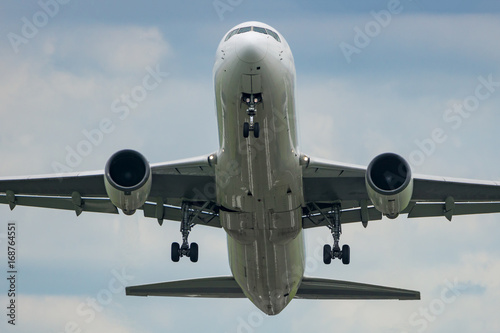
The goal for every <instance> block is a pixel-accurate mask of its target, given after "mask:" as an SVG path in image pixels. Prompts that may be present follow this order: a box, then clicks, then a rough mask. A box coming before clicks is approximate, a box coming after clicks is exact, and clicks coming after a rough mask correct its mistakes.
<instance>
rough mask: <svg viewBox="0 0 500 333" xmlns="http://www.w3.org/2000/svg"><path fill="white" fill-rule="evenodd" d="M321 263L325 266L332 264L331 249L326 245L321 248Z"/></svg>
mask: <svg viewBox="0 0 500 333" xmlns="http://www.w3.org/2000/svg"><path fill="white" fill-rule="evenodd" d="M323 262H324V263H325V265H330V264H331V262H332V247H331V246H330V245H328V244H325V246H324V247H323Z"/></svg>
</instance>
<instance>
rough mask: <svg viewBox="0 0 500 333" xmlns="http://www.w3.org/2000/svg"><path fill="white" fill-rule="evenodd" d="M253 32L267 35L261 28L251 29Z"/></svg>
mask: <svg viewBox="0 0 500 333" xmlns="http://www.w3.org/2000/svg"><path fill="white" fill-rule="evenodd" d="M253 31H255V32H260V33H261V34H264V35H267V31H266V29H264V28H261V27H253Z"/></svg>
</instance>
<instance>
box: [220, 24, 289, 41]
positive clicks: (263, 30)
mask: <svg viewBox="0 0 500 333" xmlns="http://www.w3.org/2000/svg"><path fill="white" fill-rule="evenodd" d="M249 31H255V32H258V33H261V34H264V35H270V36H271V37H273V38H274V39H276V40H277V41H278V42H280V43H281V40H280V37H279V36H278V34H277V33H276V32H274V31H272V30H271V29H266V28H262V27H243V28H237V29H234V30H233V31H231V32H230V33H228V34H227V37H226V39H225V41H226V42H227V41H228V40H229V38H231V37H233V36H234V35H236V34H243V33H245V32H249Z"/></svg>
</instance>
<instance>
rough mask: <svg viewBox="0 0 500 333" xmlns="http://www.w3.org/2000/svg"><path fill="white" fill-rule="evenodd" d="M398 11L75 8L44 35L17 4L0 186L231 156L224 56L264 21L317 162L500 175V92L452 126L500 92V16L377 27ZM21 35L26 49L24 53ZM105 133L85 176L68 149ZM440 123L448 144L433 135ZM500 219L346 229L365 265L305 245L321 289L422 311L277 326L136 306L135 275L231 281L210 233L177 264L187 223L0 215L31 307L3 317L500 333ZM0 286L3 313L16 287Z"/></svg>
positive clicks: (5, 87)
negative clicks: (275, 36) (396, 162)
mask: <svg viewBox="0 0 500 333" xmlns="http://www.w3.org/2000/svg"><path fill="white" fill-rule="evenodd" d="M62 2H63V1H61V3H62ZM42 3H54V2H53V1H49V0H47V1H45V2H43V1H42ZM221 3H222V4H226V6H227V7H224V8H226V9H227V11H224V12H223V13H221V12H218V11H217V9H216V7H217V6H221ZM390 4H391V2H390V1H357V2H355V3H353V2H352V1H344V0H342V1H317V2H314V3H311V2H305V1H304V2H300V1H286V2H285V1H275V2H271V3H269V2H266V1H247V0H241V1H237V0H234V1H225V0H221V1H214V2H212V1H190V2H189V3H183V2H179V1H175V2H164V3H161V4H158V3H157V2H154V1H143V2H137V1H135V2H131V1H85V2H84V1H77V0H72V1H68V2H67V3H66V4H60V5H59V7H58V9H57V11H56V13H54V15H53V17H52V16H51V17H50V18H48V17H49V16H47V18H48V20H47V22H43V21H40V22H39V23H40V24H39V27H38V28H37V32H36V33H33V36H30V37H29V38H28V37H24V35H23V30H22V29H23V24H24V21H23V18H25V20H28V21H29V22H31V23H33V20H34V17H37V18H38V19H40V20H43V14H39V13H40V12H41V11H43V9H42V7H41V5H40V4H39V3H38V2H37V1H19V2H12V1H9V2H7V1H6V2H2V4H0V22H1V25H0V27H1V28H0V29H1V30H0V32H1V34H0V35H1V36H2V37H1V39H0V73H1V75H0V100H1V101H2V103H0V115H1V120H0V156H1V159H0V161H1V162H0V175H2V176H16V175H30V174H44V173H51V172H53V171H54V165H65V166H66V167H67V168H68V169H71V170H72V171H85V170H98V169H102V168H103V167H104V164H105V162H106V161H107V159H108V158H109V156H111V155H112V154H113V153H114V152H116V151H117V150H119V149H122V148H132V149H136V150H138V151H140V152H142V153H143V154H144V155H145V156H146V157H147V158H148V159H149V160H150V161H151V162H161V161H168V160H175V159H179V158H185V157H191V156H198V155H202V154H207V153H210V152H213V151H215V150H216V149H217V146H218V142H217V126H216V119H215V110H214V107H213V105H214V98H213V83H212V80H213V78H212V66H213V60H214V54H215V50H216V47H217V45H218V43H219V41H220V39H221V38H222V37H223V35H224V34H225V33H226V32H227V31H228V30H229V29H230V28H231V27H233V26H234V25H236V24H238V23H241V22H243V21H247V20H260V21H264V22H266V23H268V24H270V25H272V26H273V27H275V28H276V29H277V30H278V31H280V32H281V33H282V34H283V35H284V36H285V38H286V39H287V41H288V42H289V44H290V46H291V48H292V51H293V53H294V57H295V64H296V69H297V91H296V94H297V112H298V118H299V121H300V124H299V128H300V133H301V136H300V139H301V150H302V151H303V152H304V153H307V154H309V155H312V156H317V157H322V158H328V159H331V160H337V161H342V162H348V163H354V164H361V165H367V164H368V163H369V162H370V160H371V159H372V158H373V157H375V156H376V155H377V154H379V153H382V152H386V151H392V152H396V153H399V154H401V155H402V156H404V157H405V158H407V159H409V160H410V159H411V158H412V157H413V160H412V161H413V163H411V165H412V168H413V171H414V172H415V173H422V174H431V175H446V176H452V177H461V178H472V179H487V180H488V179H492V180H498V179H500V171H499V169H498V165H499V164H500V158H499V155H498V154H497V150H498V144H497V143H498V142H499V132H498V129H497V127H498V124H499V123H500V113H499V112H498V110H499V109H500V87H498V86H495V85H493V86H492V87H490V88H491V89H492V90H491V91H489V92H490V94H489V95H488V97H487V98H484V99H481V100H480V102H479V103H478V105H474V106H473V107H470V109H471V111H469V112H467V113H464V114H463V115H462V114H460V115H459V114H456V113H453V115H454V116H455V117H457V116H459V120H456V119H457V118H454V119H455V121H453V122H452V121H450V120H449V119H448V120H447V118H445V117H446V115H447V114H448V110H453V107H454V106H455V105H457V104H460V103H462V104H464V103H467V102H468V101H471V100H472V99H471V98H473V96H475V93H476V88H477V87H478V85H481V84H483V83H482V82H484V80H488V78H491V81H492V82H499V81H500V63H499V61H498V59H500V43H499V42H498V41H497V37H496V36H497V35H498V31H500V14H499V10H500V3H499V2H498V1H486V0H485V1H475V2H470V1H441V2H439V4H436V3H435V2H431V1H423V0H420V1H407V0H401V2H400V4H399V6H398V7H397V8H398V9H400V10H398V13H392V14H391V16H390V19H389V20H388V22H387V24H386V25H385V26H382V25H380V24H379V26H378V27H379V28H378V29H377V26H376V22H377V20H376V18H375V16H374V14H373V13H380V12H381V11H386V10H389V6H390ZM54 8H55V7H52V9H54ZM54 10H55V9H54ZM37 15H38V16H37ZM374 22H375V23H374ZM370 27H372V28H373V27H375V29H376V30H373V31H370V30H368V33H369V34H371V36H369V41H366V40H365V44H366V45H364V44H363V45H361V44H360V43H359V39H358V45H357V46H356V40H357V39H356V38H359V37H356V36H357V31H362V32H364V33H365V34H366V33H367V29H370ZM9 34H10V36H12V34H16V35H18V36H21V37H23V38H26V41H27V42H26V43H21V44H19V45H18V47H17V52H16V47H13V44H12V43H11V42H10V41H9ZM346 44H349V45H351V46H355V47H357V49H358V51H359V52H357V53H354V54H352V55H351V56H350V61H348V60H349V59H348V57H346V56H345V55H344V53H343V52H342V48H341V45H346ZM360 45H361V46H360ZM147 68H149V69H158V70H159V71H161V72H164V73H168V75H166V76H165V77H164V78H163V79H162V81H161V82H159V85H158V87H157V88H156V89H154V90H152V91H150V92H148V95H147V97H146V98H145V99H144V100H143V101H141V102H140V103H138V105H137V107H135V108H133V109H131V110H130V113H129V114H128V115H127V117H125V118H124V119H121V118H119V117H118V115H117V114H116V113H113V112H112V107H111V106H112V104H113V103H114V102H115V101H117V100H118V101H120V99H121V98H122V95H124V94H130V92H131V91H132V90H133V89H134V87H136V86H138V85H140V84H141V82H142V80H143V78H144V77H145V75H147V74H148V69H147ZM481 89H482V90H481V91H483V92H485V91H486V90H484V89H485V88H481ZM486 89H487V88H486ZM104 119H108V120H111V121H112V124H113V129H112V130H111V131H110V133H106V134H104V135H103V137H102V140H100V141H99V142H98V143H97V144H95V145H92V146H91V149H90V151H89V152H88V154H87V155H86V156H81V158H80V159H78V160H76V161H72V162H73V163H71V165H69V164H68V160H67V159H68V154H69V153H68V152H69V151H71V150H77V149H78V147H79V145H81V144H82V141H85V140H86V136H85V133H86V132H90V131H92V130H96V129H99V128H100V127H99V126H100V124H101V122H102V121H103V120H104ZM436 129H441V130H442V133H444V137H445V138H446V139H443V140H440V142H435V141H432V133H433V131H434V130H436ZM430 140H431V141H430ZM417 157H420V158H417ZM70 162H71V160H70ZM410 162H411V161H410ZM499 219H500V217H499V216H495V215H485V216H473V217H460V218H454V219H453V222H451V223H449V222H448V221H446V220H445V219H444V218H442V219H422V220H407V219H406V218H405V217H400V218H398V219H397V220H387V219H384V220H382V221H378V222H373V223H370V225H369V226H368V228H367V229H364V228H362V226H361V225H352V226H346V227H345V228H344V234H343V236H342V242H344V243H348V244H349V245H350V246H351V264H350V265H349V266H343V265H341V264H339V263H338V262H336V263H334V264H332V265H330V266H324V265H323V264H322V262H321V257H319V255H318V253H320V252H319V251H321V248H322V246H323V244H324V243H326V242H330V241H331V236H330V234H329V231H328V230H327V229H326V228H325V229H324V230H323V229H320V230H312V231H307V232H306V241H307V258H308V259H307V260H308V261H307V263H308V270H307V274H308V275H310V276H319V277H325V278H332V279H345V280H351V281H358V282H366V283H375V284H382V285H388V286H395V287H401V288H408V289H415V290H420V291H421V293H422V300H421V301H415V302H397V301H381V302H368V301H366V302H365V301H356V302H351V301H338V302H337V301H321V302H313V301H301V300H295V301H293V302H292V303H291V304H290V305H289V306H288V307H287V308H286V309H285V311H283V313H281V314H280V315H279V316H276V317H266V316H264V315H262V314H261V313H260V312H259V311H258V310H257V309H256V308H255V307H254V306H253V305H252V304H251V302H250V301H248V300H245V299H243V300H197V299H196V300H195V299H173V298H134V297H125V296H124V293H123V292H120V287H121V284H120V281H122V280H123V281H124V282H125V283H126V284H127V285H129V284H130V285H134V284H142V283H152V282H160V281H169V280H175V279H185V278H195V277H203V276H219V275H229V274H230V270H229V267H228V263H227V248H226V239H225V235H224V233H223V231H222V230H214V229H210V228H203V227H196V228H195V229H194V231H193V232H192V234H191V238H190V239H191V240H192V241H196V242H198V243H199V245H200V261H199V262H198V263H197V264H196V265H194V264H191V263H190V262H188V261H181V262H180V263H178V264H174V263H172V262H171V261H170V258H169V256H170V254H169V251H170V244H171V242H173V241H179V240H180V238H181V237H180V233H179V231H178V229H179V226H178V224H177V223H174V222H172V223H165V224H164V225H163V226H162V227H160V226H158V224H157V222H156V221H155V220H147V219H145V218H144V217H142V216H141V214H136V215H134V216H132V217H127V216H124V215H119V216H106V215H100V214H92V213H87V214H82V215H81V216H80V217H78V218H76V216H75V214H74V213H72V212H57V211H56V212H54V211H50V210H43V209H34V208H24V207H17V208H16V209H15V210H14V211H13V212H11V211H10V210H9V209H8V207H0V223H1V226H0V241H2V243H0V249H3V250H0V267H3V268H2V271H3V272H4V274H5V275H7V274H6V270H7V269H6V261H7V253H6V250H5V243H4V242H5V239H2V238H1V237H2V235H5V233H6V232H7V229H6V228H7V227H6V225H7V223H8V222H9V221H15V223H16V225H17V229H18V232H19V235H18V244H19V246H18V252H19V253H18V267H19V280H18V291H19V293H20V294H19V298H18V304H19V309H18V310H19V311H18V325H17V326H16V327H15V328H13V327H11V326H10V325H7V323H6V319H5V317H6V316H4V315H2V316H1V317H0V318H3V319H2V320H0V330H1V331H2V332H5V331H6V332H34V331H37V332H65V330H66V331H71V327H72V326H71V325H73V324H72V323H76V324H75V325H76V326H75V327H76V328H77V329H81V331H82V332H158V331H162V332H163V331H167V332H169V331H174V330H176V331H178V330H181V329H187V330H189V331H201V330H203V331H207V332H275V331H277V330H280V331H290V332H303V331H305V330H308V331H330V330H332V329H335V330H337V331H343V332H360V331H370V332H395V333H396V332H397V333H402V332H408V333H410V332H455V331H457V330H460V331H473V330H474V331H481V332H498V330H499V329H500V320H499V319H498V315H497V313H496V309H498V307H499V306H500V303H499V301H498V300H499V299H500V285H499V283H498V276H499V274H500V246H499V245H498V241H497V240H498V235H497V231H496V230H497V226H498V223H499ZM118 277H120V278H118ZM120 279H121V280H120ZM0 281H2V282H0V306H1V307H2V308H4V305H5V306H6V304H7V301H8V300H7V297H6V294H7V292H6V290H7V289H8V288H7V287H8V286H7V282H6V279H5V278H2V279H0ZM1 290H4V291H1ZM114 291H116V292H114ZM92 298H94V299H100V300H101V303H99V304H100V306H99V307H98V308H97V309H94V310H93V312H92V311H91V310H90V309H92V308H91V307H89V305H88V303H87V302H88V300H89V299H92ZM68 325H69V326H68Z"/></svg>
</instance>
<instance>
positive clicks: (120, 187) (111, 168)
mask: <svg viewBox="0 0 500 333" xmlns="http://www.w3.org/2000/svg"><path fill="white" fill-rule="evenodd" d="M104 185H105V187H106V192H107V193H108V196H109V198H110V199H111V202H112V203H113V204H114V205H115V206H116V207H118V208H120V209H121V210H122V211H123V213H125V214H126V215H132V214H134V213H135V211H136V209H138V208H140V207H142V206H143V205H144V203H145V202H146V200H147V198H148V196H149V192H150V191H151V168H150V166H149V162H148V161H147V160H146V158H145V157H144V156H143V155H142V154H140V153H138V152H136V151H135V150H130V149H125V150H120V151H118V152H116V153H114V154H113V155H112V156H111V157H110V158H109V160H108V162H107V163H106V168H105V170H104Z"/></svg>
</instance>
